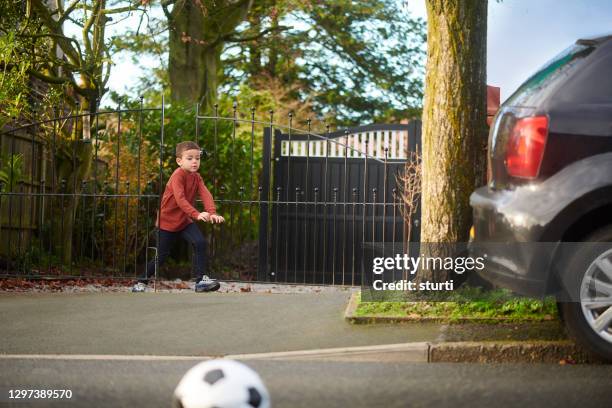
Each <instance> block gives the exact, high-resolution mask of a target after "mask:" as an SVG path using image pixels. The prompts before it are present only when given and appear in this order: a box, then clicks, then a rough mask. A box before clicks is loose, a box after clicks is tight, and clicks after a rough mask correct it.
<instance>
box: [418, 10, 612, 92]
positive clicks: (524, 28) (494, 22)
mask: <svg viewBox="0 0 612 408" xmlns="http://www.w3.org/2000/svg"><path fill="white" fill-rule="evenodd" d="M407 3H408V4H407V5H408V10H409V11H410V12H411V14H412V15H413V16H415V17H422V18H424V19H427V12H426V9H425V0H407ZM488 11H489V15H488V21H487V23H488V32H487V84H489V85H493V86H499V87H500V88H501V100H502V102H503V101H504V100H505V99H507V98H508V97H509V96H510V95H512V93H513V92H514V91H515V90H516V89H517V88H518V87H519V85H521V83H522V82H523V81H524V80H526V79H527V78H528V77H529V76H530V75H531V74H533V73H534V72H535V71H536V70H537V69H538V68H540V67H541V66H543V65H544V64H545V63H546V62H547V61H548V60H550V59H551V58H553V57H554V56H555V55H556V54H558V53H559V52H561V51H562V50H564V49H565V48H567V47H568V46H570V45H571V44H573V43H574V42H575V41H576V40H577V39H579V38H588V37H590V36H597V35H599V34H612V1H611V0H503V1H501V2H498V1H496V0H489V10H488Z"/></svg>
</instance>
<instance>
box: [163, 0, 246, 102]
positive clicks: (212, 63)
mask: <svg viewBox="0 0 612 408" xmlns="http://www.w3.org/2000/svg"><path fill="white" fill-rule="evenodd" d="M250 7H251V0H241V1H238V2H234V1H230V0H225V1H221V0H216V1H205V0H179V1H177V2H176V3H175V5H174V8H173V9H172V12H171V13H170V15H168V23H169V28H170V34H169V35H170V37H169V56H168V74H169V78H170V96H171V99H172V100H173V101H182V102H199V103H201V104H202V108H203V110H207V109H209V108H211V107H212V105H213V104H214V103H215V101H216V99H217V86H218V79H219V76H220V74H221V69H222V67H221V53H222V52H223V47H224V45H225V43H226V42H227V41H228V39H229V37H230V36H231V34H232V33H233V32H234V31H235V29H236V27H237V26H238V25H239V24H240V23H241V22H242V21H243V20H244V19H245V17H246V14H247V12H248V10H249V8H250Z"/></svg>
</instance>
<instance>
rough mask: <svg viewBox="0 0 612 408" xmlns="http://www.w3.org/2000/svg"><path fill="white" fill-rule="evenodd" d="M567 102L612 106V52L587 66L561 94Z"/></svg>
mask: <svg viewBox="0 0 612 408" xmlns="http://www.w3.org/2000/svg"><path fill="white" fill-rule="evenodd" d="M560 96H561V98H562V99H563V100H564V101H566V102H572V103H579V104H598V105H599V104H604V105H608V104H612V52H608V53H607V55H605V56H603V57H601V58H596V59H595V60H594V61H593V62H592V63H590V64H585V66H583V67H582V69H581V72H580V73H578V75H577V76H576V78H575V80H574V81H569V82H568V83H567V85H566V86H565V89H563V91H562V92H561V95H560Z"/></svg>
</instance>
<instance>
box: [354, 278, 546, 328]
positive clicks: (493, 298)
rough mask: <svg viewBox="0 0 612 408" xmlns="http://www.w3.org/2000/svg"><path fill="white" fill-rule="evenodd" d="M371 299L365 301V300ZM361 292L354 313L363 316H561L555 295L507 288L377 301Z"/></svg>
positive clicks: (488, 318)
mask: <svg viewBox="0 0 612 408" xmlns="http://www.w3.org/2000/svg"><path fill="white" fill-rule="evenodd" d="M366 299H367V300H368V301H362V300H366ZM371 300H375V299H372V298H370V297H369V296H368V294H367V293H366V294H364V296H362V294H361V293H359V294H358V298H357V302H358V303H357V307H356V309H355V311H354V313H353V316H355V317H362V318H380V317H382V318H392V319H405V320H415V321H419V320H438V321H444V322H449V323H459V322H466V321H470V320H476V321H478V322H487V321H489V322H499V321H504V322H522V321H529V322H532V321H544V320H552V319H556V318H557V306H556V302H555V299H554V298H552V297H550V298H546V299H544V300H537V299H532V298H525V297H517V296H516V295H514V294H513V293H512V292H510V291H508V290H505V289H496V290H491V291H484V290H481V289H480V288H470V287H465V288H459V289H457V290H455V291H453V293H452V295H451V296H445V297H444V298H436V297H431V296H430V297H424V296H415V295H412V296H410V295H403V296H402V297H401V298H400V297H398V296H393V297H391V298H389V299H381V298H380V297H377V299H376V301H371Z"/></svg>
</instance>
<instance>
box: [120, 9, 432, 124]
mask: <svg viewBox="0 0 612 408" xmlns="http://www.w3.org/2000/svg"><path fill="white" fill-rule="evenodd" d="M187 3H189V4H190V7H191V8H190V10H191V13H192V14H194V13H195V14H198V13H203V17H201V18H200V17H198V18H200V20H199V21H195V17H192V19H191V20H190V24H191V25H190V27H191V28H181V27H183V25H179V24H178V23H175V20H173V17H172V16H173V15H176V14H177V13H178V10H179V8H178V7H179V6H180V7H181V8H180V10H182V11H183V12H184V11H185V10H186V7H187V5H188V4H187ZM209 3H210V4H209ZM227 3H232V4H234V8H231V7H223V4H225V2H201V1H198V0H180V1H179V0H177V1H170V0H168V1H162V2H161V4H162V5H163V6H164V8H165V16H164V15H161V14H160V13H157V14H156V13H150V15H149V18H148V20H147V21H146V22H145V23H143V24H142V25H140V26H138V27H136V28H135V29H133V30H130V31H128V32H127V33H126V34H125V35H124V36H122V37H121V38H118V39H117V40H116V45H117V46H118V47H120V48H121V49H124V50H130V51H132V52H133V55H134V57H135V58H138V56H139V55H142V54H143V53H144V54H149V55H152V56H155V57H156V58H158V59H159V60H160V61H162V63H163V64H166V65H165V68H166V67H167V69H163V70H159V69H156V70H155V72H154V74H153V75H147V76H146V77H145V78H142V80H143V82H142V85H141V86H139V87H138V90H139V91H141V92H143V91H147V90H150V89H151V86H152V85H153V84H154V82H155V81H160V80H161V81H163V83H165V84H167V85H168V86H169V87H170V89H171V94H173V98H174V96H176V95H185V96H186V97H177V98H174V99H181V100H184V101H188V102H191V103H194V102H196V100H202V101H208V102H207V103H204V104H202V109H203V110H208V111H211V110H212V103H213V102H212V101H213V100H214V99H215V98H214V95H213V94H212V92H213V90H214V92H215V93H216V92H217V89H219V90H220V92H221V93H222V94H229V95H231V96H233V97H236V98H239V97H241V96H242V92H241V91H243V90H244V86H245V85H247V86H248V87H249V88H250V89H251V91H249V93H251V94H252V92H253V91H256V92H260V93H267V95H268V96H267V97H268V98H271V99H272V100H274V102H275V110H278V109H279V108H280V107H281V106H289V105H291V106H295V105H300V106H308V107H309V109H308V110H309V111H311V112H314V113H316V115H318V116H320V117H325V119H326V120H327V121H328V122H333V121H335V122H336V123H337V124H339V125H340V124H342V125H348V124H357V123H360V124H362V123H367V122H374V121H397V120H399V119H403V118H408V117H413V116H418V115H419V114H420V110H421V99H422V88H423V83H422V78H423V75H424V72H423V60H424V52H425V51H424V44H425V39H426V35H425V23H424V22H423V21H422V20H418V19H411V18H410V16H409V15H408V14H407V12H405V11H404V9H403V8H402V5H401V2H400V1H399V0H368V1H361V2H353V1H348V0H330V1H325V2H311V1H305V0H262V1H256V2H253V3H252V5H250V8H249V10H248V13H246V15H245V16H244V19H243V20H244V21H242V22H240V24H234V23H236V22H238V20H239V19H238V18H236V16H237V11H236V9H235V7H238V5H239V4H242V3H241V2H239V1H234V2H230V1H227ZM194 5H195V6H197V7H195V6H194ZM245 7H246V6H245ZM242 10H243V11H244V9H242ZM241 16H242V15H241ZM230 17H231V18H230ZM232 18H233V19H232ZM230 20H231V21H232V22H233V24H231V26H232V27H233V28H232V29H230V28H229V27H230V25H228V24H226V26H224V30H219V29H218V28H216V27H218V23H217V22H216V21H228V22H229V21H230ZM190 30H192V31H190ZM177 35H179V36H178V37H176V36H177ZM213 45H214V46H215V47H217V48H216V49H215V53H214V58H213V55H212V54H210V55H208V57H206V56H204V54H205V50H206V49H209V50H210V49H211V47H213ZM187 51H189V53H190V54H189V56H190V58H192V59H193V58H196V59H197V61H195V60H193V61H192V64H191V65H189V64H186V62H185V61H187V60H186V57H187V54H185V53H186V52H187ZM166 52H167V54H166ZM179 52H180V55H179V54H177V53H179ZM183 54H185V55H183ZM198 55H200V56H198ZM206 58H208V59H211V58H212V60H211V61H212V62H211V61H208V62H207V61H206ZM179 60H180V61H183V66H182V68H180V69H179V68H177V67H178V65H175V66H174V68H173V66H172V64H169V65H168V61H170V62H172V61H179ZM207 64H208V65H207ZM206 67H208V68H206ZM211 67H212V68H214V69H212V70H210V68H211ZM214 71H216V72H217V77H216V78H212V72H214ZM173 76H174V77H175V79H174V80H172V78H173ZM203 78H206V80H213V79H214V80H215V81H216V86H214V85H213V84H208V85H206V84H203V83H202V81H203ZM179 85H180V89H179ZM183 88H185V89H183ZM211 95H212V97H211Z"/></svg>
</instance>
